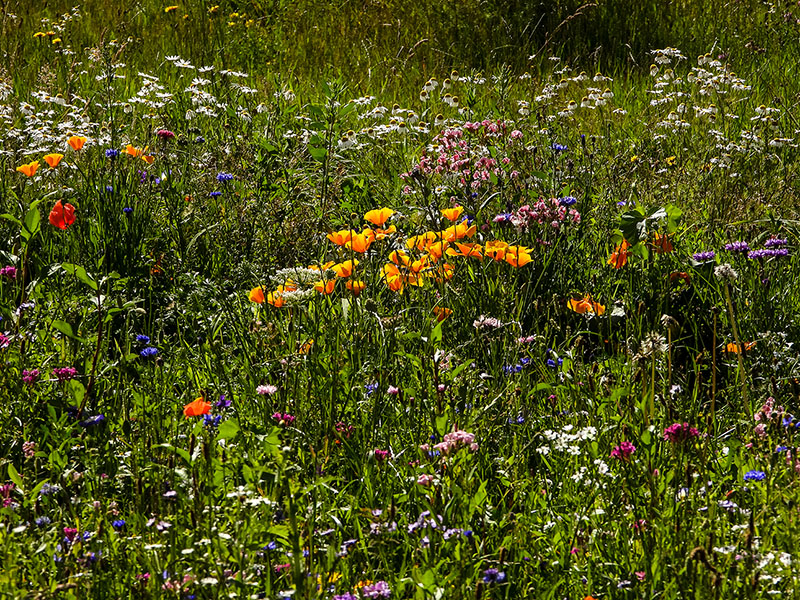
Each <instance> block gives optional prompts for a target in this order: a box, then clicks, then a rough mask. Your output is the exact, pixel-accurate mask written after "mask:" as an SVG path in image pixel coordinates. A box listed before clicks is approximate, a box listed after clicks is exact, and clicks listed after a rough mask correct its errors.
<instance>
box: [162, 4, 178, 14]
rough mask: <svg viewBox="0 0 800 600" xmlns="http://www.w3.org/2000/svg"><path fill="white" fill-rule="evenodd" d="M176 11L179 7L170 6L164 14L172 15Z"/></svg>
mask: <svg viewBox="0 0 800 600" xmlns="http://www.w3.org/2000/svg"><path fill="white" fill-rule="evenodd" d="M175 10H178V7H177V5H176V6H168V7H167V8H165V9H164V12H165V13H171V12H172V11H175Z"/></svg>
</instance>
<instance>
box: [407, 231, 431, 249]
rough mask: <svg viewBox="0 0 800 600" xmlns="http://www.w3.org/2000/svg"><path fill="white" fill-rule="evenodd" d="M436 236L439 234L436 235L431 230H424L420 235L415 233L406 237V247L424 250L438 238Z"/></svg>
mask: <svg viewBox="0 0 800 600" xmlns="http://www.w3.org/2000/svg"><path fill="white" fill-rule="evenodd" d="M438 237H439V236H437V235H436V233H434V232H433V231H426V232H425V233H421V234H420V235H415V236H413V237H410V238H408V240H407V241H406V247H407V248H408V249H409V250H411V249H412V248H416V249H417V250H426V249H427V248H428V246H429V245H431V244H432V243H433V242H435V241H436V240H437V239H438Z"/></svg>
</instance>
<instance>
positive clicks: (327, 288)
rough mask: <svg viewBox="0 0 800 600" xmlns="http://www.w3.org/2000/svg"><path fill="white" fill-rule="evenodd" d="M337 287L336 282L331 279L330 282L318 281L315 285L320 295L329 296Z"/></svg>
mask: <svg viewBox="0 0 800 600" xmlns="http://www.w3.org/2000/svg"><path fill="white" fill-rule="evenodd" d="M335 286H336V280H335V279H331V280H330V281H318V282H317V283H315V284H314V289H315V290H317V291H318V292H319V293H320V294H324V295H326V296H327V295H328V294H332V293H333V288H334V287H335Z"/></svg>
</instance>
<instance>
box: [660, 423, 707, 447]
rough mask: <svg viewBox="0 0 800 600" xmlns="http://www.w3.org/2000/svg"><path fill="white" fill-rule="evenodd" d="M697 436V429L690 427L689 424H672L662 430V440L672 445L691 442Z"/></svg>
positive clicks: (698, 433)
mask: <svg viewBox="0 0 800 600" xmlns="http://www.w3.org/2000/svg"><path fill="white" fill-rule="evenodd" d="M699 435H700V432H699V431H698V430H697V428H696V427H691V426H690V425H689V423H673V424H672V425H670V426H669V427H667V428H666V429H665V430H664V440H665V441H667V442H672V443H673V444H679V443H681V442H685V441H687V440H691V439H692V438H696V437H699Z"/></svg>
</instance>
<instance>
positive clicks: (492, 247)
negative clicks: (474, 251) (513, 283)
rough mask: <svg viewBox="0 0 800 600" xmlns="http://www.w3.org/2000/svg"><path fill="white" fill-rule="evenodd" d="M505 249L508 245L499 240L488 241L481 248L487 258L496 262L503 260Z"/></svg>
mask: <svg viewBox="0 0 800 600" xmlns="http://www.w3.org/2000/svg"><path fill="white" fill-rule="evenodd" d="M507 248H508V244H507V243H506V242H502V241H500V240H489V241H488V242H486V245H485V246H484V247H483V252H484V254H486V256H488V257H489V258H493V259H494V260H496V261H501V260H505V258H506V249H507Z"/></svg>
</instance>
